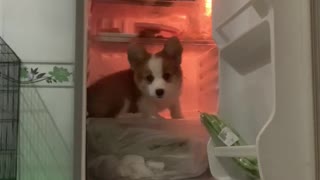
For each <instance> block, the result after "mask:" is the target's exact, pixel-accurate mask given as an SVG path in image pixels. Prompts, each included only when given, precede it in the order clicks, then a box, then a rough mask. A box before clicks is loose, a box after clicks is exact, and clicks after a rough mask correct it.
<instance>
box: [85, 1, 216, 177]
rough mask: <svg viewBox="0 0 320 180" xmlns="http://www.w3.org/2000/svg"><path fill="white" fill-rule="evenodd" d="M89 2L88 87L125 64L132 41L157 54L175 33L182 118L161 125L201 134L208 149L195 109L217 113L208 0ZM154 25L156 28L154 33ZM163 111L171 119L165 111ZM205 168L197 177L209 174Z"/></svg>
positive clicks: (177, 130) (121, 68)
mask: <svg viewBox="0 0 320 180" xmlns="http://www.w3.org/2000/svg"><path fill="white" fill-rule="evenodd" d="M89 4H90V5H89V6H88V12H89V22H88V62H87V69H88V71H87V86H90V85H92V84H93V83H95V82H96V81H97V80H99V79H100V78H103V77H105V76H108V75H110V74H112V73H115V72H118V71H121V70H124V69H128V68H129V63H128V60H127V47H128V45H129V44H130V43H131V42H136V43H138V44H142V45H143V46H144V47H145V48H146V49H147V51H149V52H151V53H155V52H158V51H160V50H161V49H162V48H163V44H164V42H165V41H166V39H167V38H168V37H171V36H177V37H179V39H180V40H181V42H182V45H183V48H184V52H183V55H182V64H181V66H182V70H183V86H182V95H181V98H180V102H181V103H180V104H181V109H182V113H183V115H184V120H182V121H181V122H175V121H173V122H169V124H171V125H167V124H166V123H163V124H162V125H160V126H161V128H164V129H165V130H166V131H169V132H173V131H175V132H178V134H181V133H182V134H183V132H185V129H188V131H189V133H188V135H190V134H193V135H192V136H197V137H201V138H202V141H203V142H204V143H203V146H202V147H203V150H204V151H206V144H207V143H206V142H207V141H208V135H207V134H206V131H205V129H204V128H203V127H202V125H201V122H200V120H199V111H202V112H210V113H214V114H215V113H216V112H217V110H218V49H217V47H216V44H215V42H214V41H213V39H212V25H211V24H212V21H211V19H212V17H211V16H212V1H211V0H196V1H193V0H180V1H158V2H157V1H153V2H151V1H117V0H115V1H113V0H111V1H110V0H92V1H90V3H89ZM157 28H160V29H161V30H160V32H156V33H153V32H152V31H153V29H157ZM150 29H151V30H150ZM150 32H151V33H150ZM161 115H162V116H164V117H166V118H169V112H168V111H164V112H161ZM106 121H108V119H107V120H106ZM111 121H112V120H111ZM183 121H188V122H183ZM92 122H95V121H90V123H92ZM206 157H207V156H206ZM205 159H207V158H205ZM206 161H207V160H206ZM205 164H207V163H205ZM205 164H203V165H205ZM203 165H202V166H203ZM206 169H207V171H206V172H204V173H202V175H200V176H197V177H195V179H199V180H202V179H205V180H207V179H212V176H211V175H210V173H209V169H208V168H206ZM87 173H88V172H87Z"/></svg>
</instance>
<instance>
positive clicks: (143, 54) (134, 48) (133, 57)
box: [127, 44, 150, 70]
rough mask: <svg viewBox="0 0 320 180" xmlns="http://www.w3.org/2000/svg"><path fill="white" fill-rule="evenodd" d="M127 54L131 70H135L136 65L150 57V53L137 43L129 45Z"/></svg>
mask: <svg viewBox="0 0 320 180" xmlns="http://www.w3.org/2000/svg"><path fill="white" fill-rule="evenodd" d="M127 54H128V60H129V63H130V66H131V69H133V70H135V69H136V68H137V66H139V65H141V64H142V62H144V61H145V60H147V59H148V58H150V54H149V53H148V52H147V51H146V49H145V48H144V47H143V46H141V45H138V44H131V45H129V47H128V51H127Z"/></svg>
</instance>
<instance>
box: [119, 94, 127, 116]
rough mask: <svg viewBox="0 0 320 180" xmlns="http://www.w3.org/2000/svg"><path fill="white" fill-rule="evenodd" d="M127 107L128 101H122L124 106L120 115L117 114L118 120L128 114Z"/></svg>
mask: <svg viewBox="0 0 320 180" xmlns="http://www.w3.org/2000/svg"><path fill="white" fill-rule="evenodd" d="M129 107H130V101H129V100H128V99H125V100H124V105H123V107H122V109H121V111H120V113H119V114H118V118H119V117H122V116H124V115H125V114H127V113H128V111H129Z"/></svg>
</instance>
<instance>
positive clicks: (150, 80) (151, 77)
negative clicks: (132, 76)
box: [146, 75, 154, 83]
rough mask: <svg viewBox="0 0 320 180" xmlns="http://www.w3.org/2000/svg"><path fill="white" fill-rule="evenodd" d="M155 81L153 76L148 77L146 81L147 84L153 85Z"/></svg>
mask: <svg viewBox="0 0 320 180" xmlns="http://www.w3.org/2000/svg"><path fill="white" fill-rule="evenodd" d="M153 79H154V77H153V76H152V75H148V76H147V77H146V80H147V82H149V83H152V81H153Z"/></svg>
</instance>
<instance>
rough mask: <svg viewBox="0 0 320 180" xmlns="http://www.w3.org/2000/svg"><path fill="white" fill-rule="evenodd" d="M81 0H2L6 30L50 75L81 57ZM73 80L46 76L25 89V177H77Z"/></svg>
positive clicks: (0, 21) (0, 22)
mask: <svg viewBox="0 0 320 180" xmlns="http://www.w3.org/2000/svg"><path fill="white" fill-rule="evenodd" d="M75 2H76V0H0V35H1V34H3V37H4V39H5V40H6V42H7V43H8V44H9V45H10V46H11V47H12V49H13V50H14V51H15V52H16V53H17V55H18V56H19V57H20V58H21V59H22V61H23V64H24V65H27V64H28V67H30V66H32V67H33V68H37V67H39V71H40V72H41V73H44V72H45V73H47V74H48V72H49V71H50V70H52V69H53V67H54V66H58V67H66V66H68V67H69V68H70V66H73V63H74V61H75V11H76V7H75ZM66 63H67V65H66ZM30 64H31V65H30ZM44 66H46V67H44ZM72 81H73V79H72V78H70V83H69V85H68V87H65V86H64V85H65V84H61V83H60V84H59V83H57V84H54V85H52V84H45V83H46V81H43V82H42V84H37V83H35V84H34V86H35V87H23V88H22V98H21V121H20V122H21V123H20V129H21V133H20V135H21V136H20V139H21V141H20V149H21V158H22V159H20V160H21V163H20V166H19V167H20V178H19V179H20V180H34V179H51V177H55V178H56V179H59V180H70V179H72V173H73V172H72V165H73V156H72V153H73V122H74V118H73V117H74V116H73V113H74V112H73V111H74V101H73V99H74V97H73V94H74V88H73V83H72Z"/></svg>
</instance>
